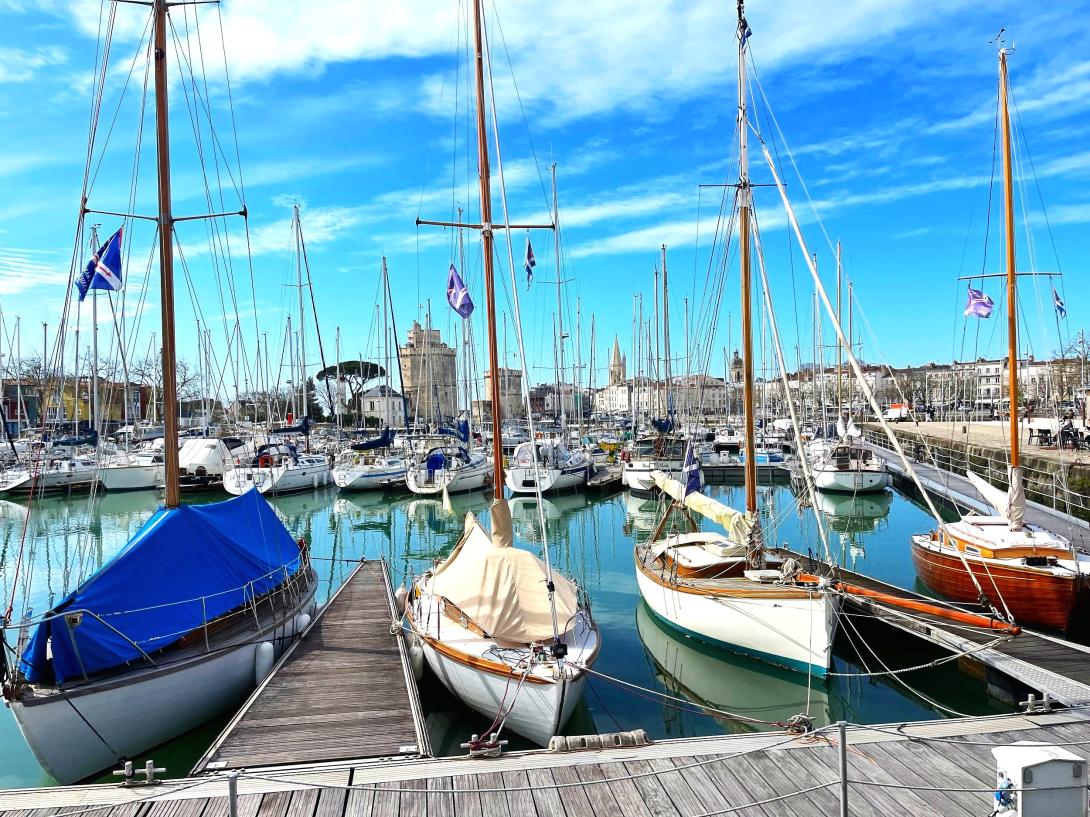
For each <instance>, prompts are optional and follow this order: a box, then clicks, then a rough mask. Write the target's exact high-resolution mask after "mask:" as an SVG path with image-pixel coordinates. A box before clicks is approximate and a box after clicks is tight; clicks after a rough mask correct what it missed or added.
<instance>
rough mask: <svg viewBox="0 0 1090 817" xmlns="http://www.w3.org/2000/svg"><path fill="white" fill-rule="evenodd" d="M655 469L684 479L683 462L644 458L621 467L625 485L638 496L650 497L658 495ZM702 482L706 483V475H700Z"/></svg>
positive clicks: (673, 477)
mask: <svg viewBox="0 0 1090 817" xmlns="http://www.w3.org/2000/svg"><path fill="white" fill-rule="evenodd" d="M653 471H662V473H664V474H666V476H668V477H669V478H670V479H676V480H679V481H680V480H682V479H684V475H683V474H682V472H681V463H676V462H672V461H671V462H668V463H662V462H659V463H656V462H645V461H642V460H639V461H634V462H630V463H625V464H624V467H623V468H622V469H621V482H622V483H624V487H625V488H627V489H628V490H629V491H631V492H632V493H633V494H635V495H636V496H638V497H643V498H649V497H654V496H658V494H659V488H658V486H657V485H655V479H654V477H652V476H651V473H652V472H653ZM700 484H701V485H702V486H703V485H704V475H703V473H702V474H701V475H700Z"/></svg>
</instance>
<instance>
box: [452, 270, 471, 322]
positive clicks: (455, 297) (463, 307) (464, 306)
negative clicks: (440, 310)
mask: <svg viewBox="0 0 1090 817" xmlns="http://www.w3.org/2000/svg"><path fill="white" fill-rule="evenodd" d="M447 303H449V304H450V308H451V309H453V310H454V311H455V312H457V313H458V314H459V315H461V316H462V317H463V318H468V317H469V316H470V315H472V314H473V299H472V298H470V297H469V289H468V288H467V287H466V285H465V282H464V281H463V280H462V276H461V275H459V274H458V270H457V269H456V268H455V266H454V264H451V265H450V274H449V275H448V276H447Z"/></svg>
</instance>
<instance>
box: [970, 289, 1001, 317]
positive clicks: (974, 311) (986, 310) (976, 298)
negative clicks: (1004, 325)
mask: <svg viewBox="0 0 1090 817" xmlns="http://www.w3.org/2000/svg"><path fill="white" fill-rule="evenodd" d="M993 309H995V301H993V300H992V299H991V298H989V297H988V296H987V295H985V294H984V293H983V292H982V291H981V290H979V289H973V288H972V287H969V302H968V303H967V304H966V305H965V317H969V316H970V315H975V316H976V317H978V318H990V317H991V316H992V310H993Z"/></svg>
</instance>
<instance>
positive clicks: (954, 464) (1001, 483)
mask: <svg viewBox="0 0 1090 817" xmlns="http://www.w3.org/2000/svg"><path fill="white" fill-rule="evenodd" d="M896 433H897V435H898V439H899V440H900V442H901V447H902V448H903V449H904V451H905V454H906V455H907V456H909V457H911V458H912V459H913V460H914V461H916V462H921V463H924V464H925V465H932V466H934V467H936V468H938V469H940V470H942V471H949V472H950V473H953V474H957V475H959V476H960V475H963V474H964V473H965V472H966V471H968V470H972V471H974V472H975V473H977V474H978V475H979V476H982V477H984V478H985V479H987V480H988V481H989V482H991V483H992V484H994V485H995V486H996V487H997V488H1001V489H1003V490H1006V489H1007V488H1008V487H1009V485H1008V482H1007V479H1008V478H1007V468H1008V466H1009V465H1010V463H1009V460H1008V459H1007V457H1006V454H1005V452H1003V451H1002V450H1001V449H995V448H988V447H986V446H982V445H978V444H972V443H968V444H966V443H961V445H964V446H965V448H964V450H962V449H961V448H953V447H947V446H944V445H941V444H940V441H937V440H936V439H935V438H934V437H927V436H924V435H922V434H920V433H919V432H917V431H915V430H914V429H912V428H911V427H909V428H905V429H900V428H898V429H896ZM863 438H864V440H866V441H867V442H868V443H870V444H872V445H874V446H877V447H880V448H883V449H886V450H887V451H890V452H891V453H892V448H893V447H892V445H891V444H890V441H889V438H888V437H887V436H886V435H885V432H883V431H878V430H875V429H871V428H867V429H863ZM993 452H994V453H993ZM995 453H999V454H1001V455H1002V456H995ZM894 456H896V455H895V454H894ZM1071 465H1072V464H1071V463H1064V462H1057V464H1056V466H1057V467H1056V470H1053V469H1042V468H1037V467H1034V466H1031V465H1026V464H1025V463H1023V464H1022V474H1023V479H1024V484H1025V489H1026V498H1027V499H1030V500H1032V501H1034V502H1037V503H1038V504H1040V505H1044V506H1045V507H1046V508H1051V509H1053V510H1055V511H1059V512H1060V513H1065V514H1068V515H1069V516H1074V517H1076V518H1078V519H1082V520H1084V521H1090V476H1088V477H1087V478H1085V479H1080V478H1078V477H1076V478H1075V479H1074V480H1071V479H1070V466H1071ZM1079 465H1081V464H1079ZM1072 482H1074V486H1072V484H1071V483H1072Z"/></svg>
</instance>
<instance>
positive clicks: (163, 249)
mask: <svg viewBox="0 0 1090 817" xmlns="http://www.w3.org/2000/svg"><path fill="white" fill-rule="evenodd" d="M167 6H168V3H167V2H166V0H153V3H152V16H153V17H154V21H155V22H154V27H155V147H156V156H157V163H158V171H159V286H160V290H161V293H162V295H161V297H162V312H163V459H164V470H165V472H166V474H165V476H166V499H165V505H166V507H168V508H176V507H178V502H179V487H178V381H177V374H176V371H175V360H176V347H175V343H174V240H173V239H174V216H173V214H172V212H171V207H170V128H169V116H168V113H167Z"/></svg>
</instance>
